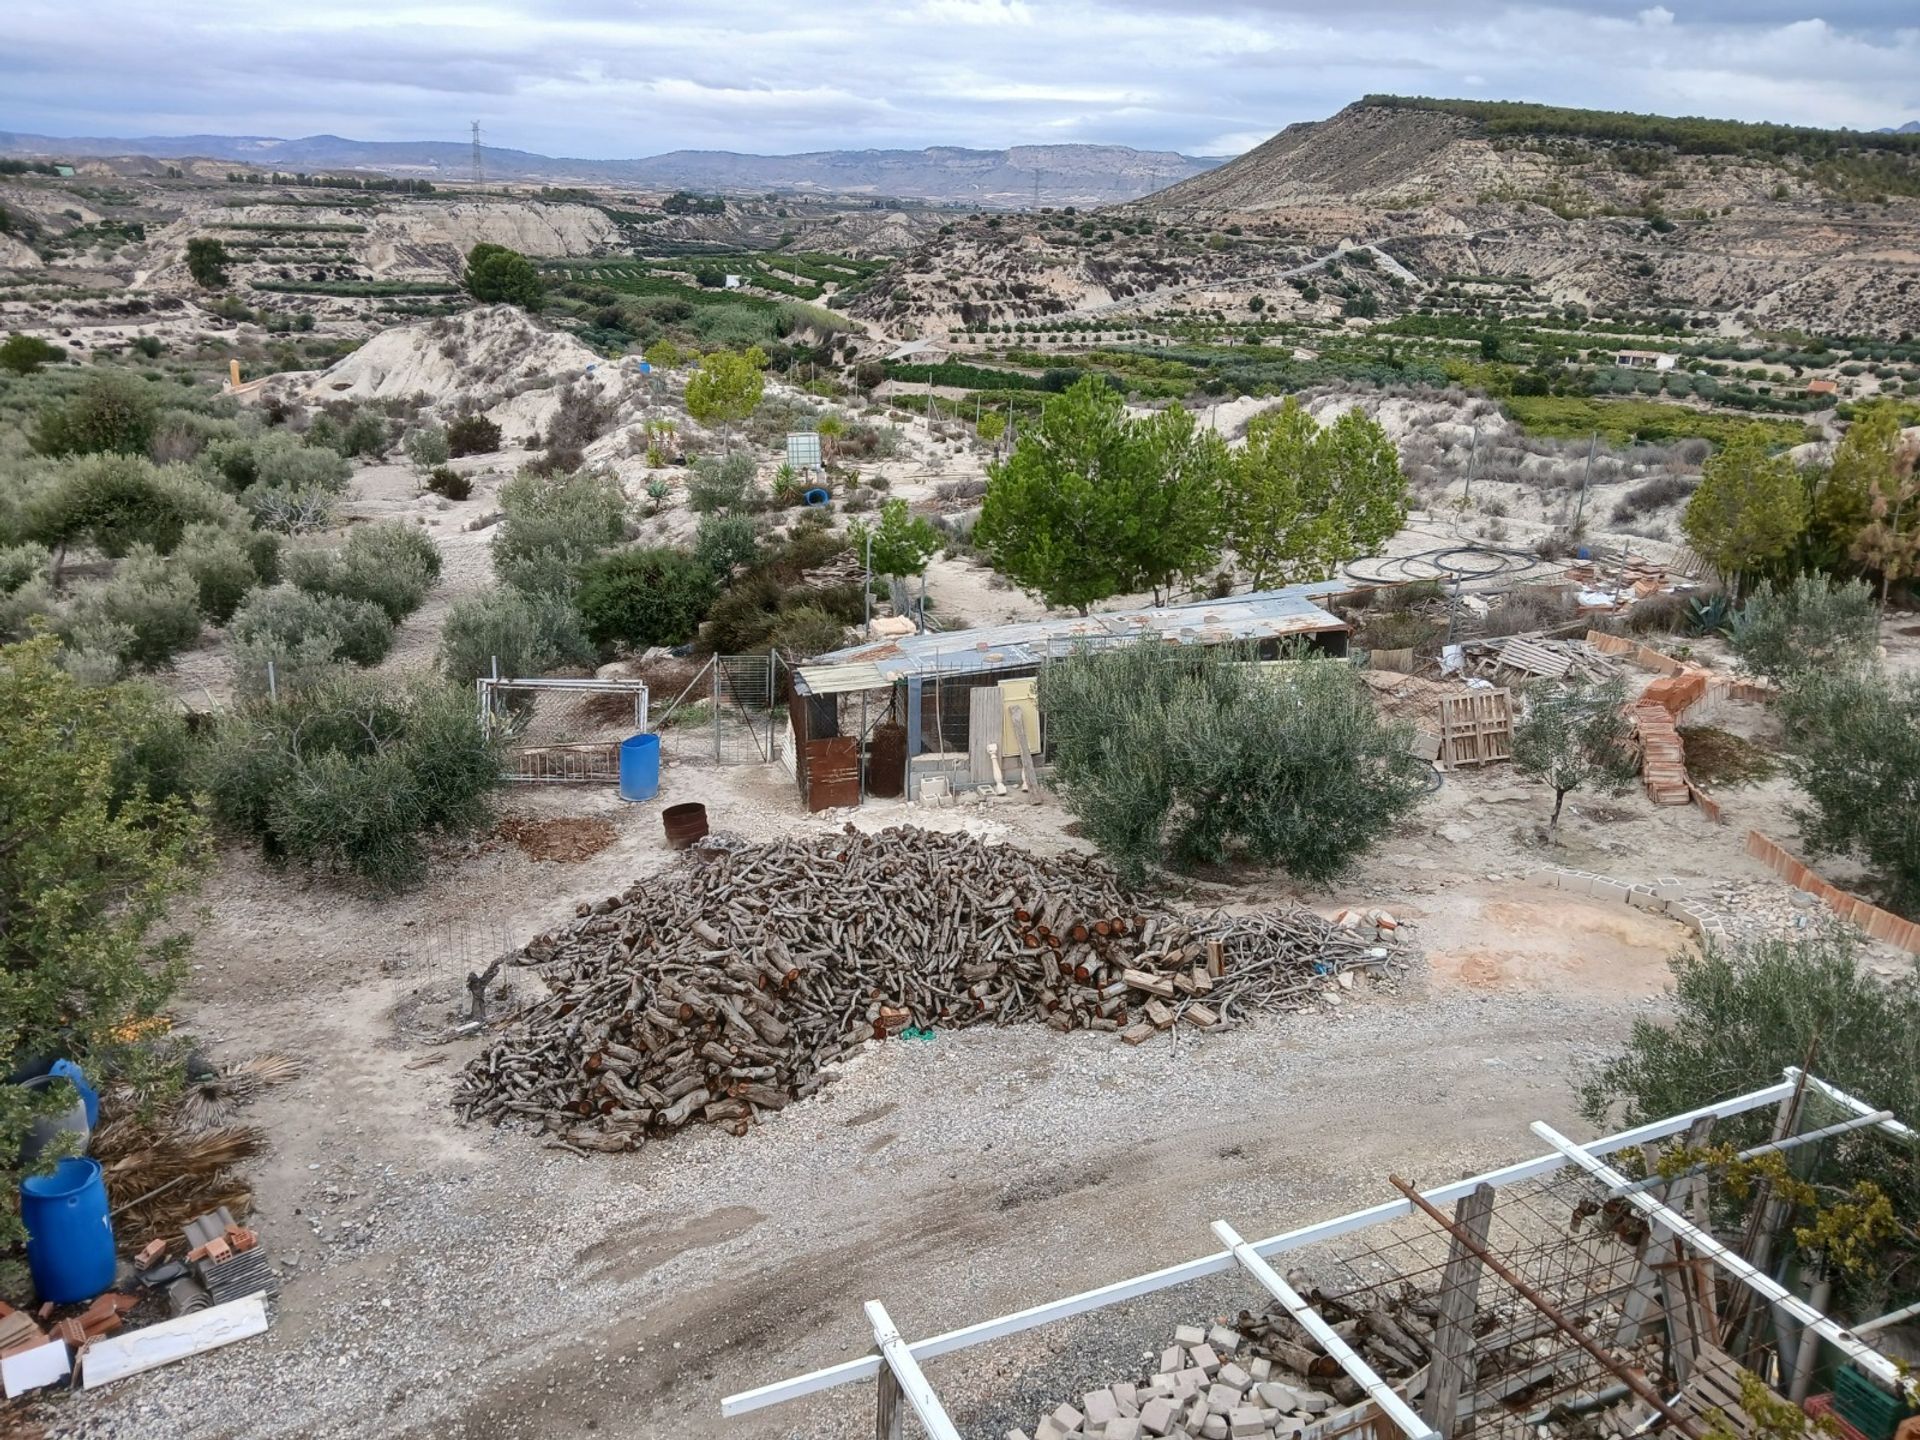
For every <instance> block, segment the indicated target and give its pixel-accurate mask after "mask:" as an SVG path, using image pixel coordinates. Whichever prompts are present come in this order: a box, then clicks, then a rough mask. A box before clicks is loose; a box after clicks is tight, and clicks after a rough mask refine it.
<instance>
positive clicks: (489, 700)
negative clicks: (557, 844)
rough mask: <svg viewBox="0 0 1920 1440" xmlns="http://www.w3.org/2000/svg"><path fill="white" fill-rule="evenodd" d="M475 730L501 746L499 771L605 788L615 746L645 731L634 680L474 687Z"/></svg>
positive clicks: (614, 769)
mask: <svg viewBox="0 0 1920 1440" xmlns="http://www.w3.org/2000/svg"><path fill="white" fill-rule="evenodd" d="M474 688H475V692H476V694H477V695H478V697H479V701H480V726H481V729H482V730H484V731H485V732H486V733H487V734H490V735H498V736H500V737H502V738H503V739H504V740H505V742H506V756H505V761H504V763H503V765H502V766H501V770H500V774H501V778H502V779H506V780H524V781H530V782H533V783H536V784H547V785H612V784H616V783H618V781H619V779H620V742H621V741H623V740H625V739H626V738H627V737H628V736H631V735H641V734H645V733H646V729H647V687H646V683H645V682H644V681H641V680H507V679H501V678H499V677H494V678H491V679H488V678H482V679H480V680H476V681H475V682H474Z"/></svg>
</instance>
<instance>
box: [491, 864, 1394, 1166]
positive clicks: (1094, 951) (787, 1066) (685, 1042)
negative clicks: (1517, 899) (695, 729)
mask: <svg viewBox="0 0 1920 1440" xmlns="http://www.w3.org/2000/svg"><path fill="white" fill-rule="evenodd" d="M581 910H582V912H583V913H581V914H580V915H579V916H578V918H577V919H576V920H575V922H574V923H573V924H571V925H569V926H567V927H566V928H565V929H563V930H560V931H557V932H552V933H548V934H544V935H541V936H539V937H537V938H536V939H535V940H533V941H532V942H531V943H530V944H529V945H528V946H527V947H526V948H525V950H524V951H522V952H521V953H520V954H519V955H518V956H517V957H515V958H516V959H517V960H518V961H519V962H520V963H523V964H530V965H538V966H540V967H542V970H543V978H544V979H545V981H546V983H547V985H548V986H549V989H550V991H551V993H550V994H549V995H548V996H547V997H546V998H544V999H543V1000H541V1001H539V1002H537V1003H535V1004H534V1005H532V1006H531V1007H529V1008H528V1009H527V1010H526V1011H524V1012H523V1013H522V1014H521V1015H520V1016H519V1017H518V1019H516V1021H515V1022H514V1023H513V1024H512V1026H511V1028H509V1029H508V1030H507V1031H506V1032H505V1033H504V1034H502V1035H501V1036H500V1037H499V1038H498V1039H497V1040H495V1041H494V1043H493V1044H491V1045H490V1046H488V1047H487V1049H486V1050H485V1051H483V1052H482V1053H481V1054H480V1055H479V1056H478V1057H476V1058H475V1059H474V1060H473V1061H472V1062H471V1063H470V1064H469V1065H468V1066H467V1068H466V1071H465V1072H464V1073H463V1075H462V1076H461V1079H460V1084H459V1088H458V1094H457V1100H456V1103H457V1104H458V1106H459V1107H460V1109H461V1110H462V1112H463V1113H464V1114H465V1115H466V1116H467V1118H469V1119H473V1118H485V1119H491V1120H494V1121H503V1120H508V1119H515V1118H518V1119H522V1120H526V1121H532V1122H536V1123H538V1124H539V1125H541V1126H542V1127H543V1128H545V1129H547V1130H549V1131H552V1132H555V1133H556V1134H557V1135H559V1136H560V1137H562V1139H561V1141H560V1142H559V1143H563V1144H566V1145H569V1146H572V1147H574V1148H577V1149H584V1150H602V1151H615V1150H626V1149H633V1148H637V1147H638V1146H639V1145H640V1144H641V1143H643V1142H644V1140H645V1139H646V1138H647V1137H649V1136H659V1135H664V1134H668V1133H670V1132H672V1131H675V1130H678V1129H679V1128H681V1127H682V1126H684V1125H687V1124H689V1123H691V1122H692V1121H695V1120H703V1121H705V1122H707V1123H709V1124H719V1125H724V1126H726V1127H727V1128H728V1129H730V1130H731V1131H733V1133H735V1134H743V1133H745V1131H746V1129H747V1127H748V1126H749V1125H750V1124H751V1123H753V1122H754V1121H755V1120H758V1119H760V1118H762V1117H763V1116H764V1115H766V1114H768V1113H770V1112H773V1111H777V1110H779V1109H781V1108H782V1107H783V1106H785V1105H787V1104H789V1103H790V1102H792V1101H793V1100H796V1099H802V1098H805V1097H806V1096H808V1095H811V1094H812V1093H813V1092H814V1091H815V1090H817V1089H818V1088H819V1086H820V1084H821V1083H822V1079H823V1077H822V1074H821V1071H822V1067H824V1066H827V1065H831V1064H833V1063H834V1062H835V1061H837V1060H841V1059H844V1058H846V1057H848V1056H850V1055H852V1054H853V1053H854V1052H855V1051H857V1050H858V1049H859V1047H860V1046H861V1045H863V1044H865V1043H866V1042H867V1041H869V1040H874V1039H885V1038H887V1037H888V1036H891V1035H896V1034H899V1033H900V1032H902V1031H904V1030H906V1029H908V1028H909V1027H914V1028H917V1029H921V1030H930V1029H935V1028H958V1027H961V1026H967V1025H978V1024H988V1023H994V1024H1005V1023H1009V1022H1012V1021H1015V1020H1021V1019H1030V1018H1031V1019H1039V1020H1042V1021H1044V1022H1045V1023H1046V1024H1047V1025H1050V1026H1052V1027H1053V1028H1054V1029H1056V1030H1061V1031H1067V1030H1075V1029H1095V1030H1109V1031H1115V1032H1119V1033H1120V1034H1121V1035H1122V1037H1123V1038H1124V1039H1126V1040H1128V1041H1129V1042H1131V1043H1135V1044H1138V1043H1139V1042H1140V1041H1142V1040H1145V1039H1146V1038H1148V1037H1149V1036H1151V1035H1152V1034H1153V1033H1154V1032H1155V1031H1156V1030H1163V1029H1167V1028H1169V1027H1171V1026H1173V1025H1175V1024H1178V1023H1183V1022H1184V1023H1185V1024H1188V1025H1192V1026H1196V1027H1198V1028H1201V1029H1207V1028H1211V1027H1213V1026H1216V1025H1223V1024H1230V1023H1232V1022H1234V1021H1236V1020H1239V1019H1243V1018H1245V1017H1247V1016H1249V1015H1252V1014H1254V1013H1258V1012H1272V1011H1278V1010H1284V1009H1293V1008H1299V1007H1302V1006H1305V1005H1310V1004H1312V1003H1313V1001H1314V999H1315V996H1316V995H1317V994H1318V993H1319V992H1322V991H1325V990H1327V989H1329V988H1330V987H1332V988H1335V989H1338V988H1343V987H1350V986H1351V985H1352V983H1353V976H1352V974H1350V973H1347V972H1351V971H1354V970H1374V971H1381V970H1386V969H1388V968H1389V967H1390V966H1391V965H1392V963H1393V961H1394V960H1395V958H1396V957H1397V955H1398V944H1397V936H1396V934H1395V931H1394V930H1393V929H1392V928H1390V927H1382V926H1381V925H1379V924H1378V923H1377V922H1376V923H1372V924H1364V925H1353V926H1347V927H1343V926H1340V925H1336V924H1334V923H1332V922H1330V921H1328V920H1326V919H1324V918H1322V917H1321V916H1319V915H1316V914H1314V913H1313V912H1311V911H1309V910H1305V909H1291V910H1285V911H1269V912H1263V913H1260V914H1254V915H1227V914H1224V913H1219V914H1213V915H1208V916H1187V917H1181V916H1177V915H1175V914H1172V913H1170V912H1167V911H1164V910H1161V909H1157V908H1155V907H1154V906H1152V905H1151V904H1149V903H1147V902H1145V901H1143V900H1142V899H1141V898H1140V897H1138V896H1135V895H1132V894H1129V893H1128V892H1127V891H1125V890H1124V889H1122V888H1121V886H1120V884H1119V882H1118V881H1117V880H1116V879H1115V878H1114V876H1113V875H1112V873H1111V872H1110V871H1108V870H1107V869H1106V868H1105V867H1104V866H1101V865H1100V864H1099V863H1098V862H1096V861H1093V860H1091V859H1090V858H1088V857H1085V856H1079V855H1070V856H1066V857H1062V858H1059V859H1043V858H1041V857H1039V856H1036V855H1033V854H1030V853H1028V852H1026V851H1024V850H1020V849H1017V848H1015V847H1012V846H1002V845H988V844H986V843H984V842H982V841H980V840H979V839H977V838H975V837H973V836H970V835H965V834H943V833H939V832H934V831H928V830H920V829H914V828H905V827H903V828H896V829H889V830H885V831H882V832H880V833H879V834H873V835H868V834H862V833H861V832H859V831H857V830H855V829H854V828H853V827H852V826H848V827H847V828H846V830H845V831H844V832H843V833H839V834H828V835H819V836H809V837H805V838H789V839H785V840H781V841H777V842H774V843H771V844H764V845H738V846H727V845H724V844H712V845H704V846H702V847H701V848H699V849H697V850H695V851H692V852H690V856H689V858H688V859H687V860H686V861H684V862H683V863H682V865H681V866H680V868H678V869H676V870H673V871H670V872H668V873H666V874H665V875H662V876H659V877H655V878H651V879H649V880H647V881H645V882H643V883H641V884H638V885H635V886H633V887H632V888H631V889H629V890H628V891H627V892H626V894H625V895H622V896H618V897H610V898H608V899H606V900H603V901H601V902H599V903H598V904H595V905H591V906H587V905H583V906H582V907H581ZM1343 974H1344V975H1345V979H1344V981H1343V980H1342V978H1341V977H1342V976H1343Z"/></svg>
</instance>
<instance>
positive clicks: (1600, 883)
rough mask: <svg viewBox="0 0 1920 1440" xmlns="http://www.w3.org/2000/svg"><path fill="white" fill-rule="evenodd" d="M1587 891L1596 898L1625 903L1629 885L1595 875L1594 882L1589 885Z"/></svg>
mask: <svg viewBox="0 0 1920 1440" xmlns="http://www.w3.org/2000/svg"><path fill="white" fill-rule="evenodd" d="M1587 893H1588V894H1589V895H1591V896H1592V897H1593V898H1594V899H1596V900H1617V901H1619V902H1621V903H1623V904H1624V903H1625V902H1626V898H1627V894H1628V887H1627V886H1625V885H1622V884H1621V883H1620V882H1619V881H1618V880H1604V879H1602V878H1601V877H1600V876H1598V875H1596V876H1594V877H1593V883H1592V884H1591V885H1589V886H1588V887H1587Z"/></svg>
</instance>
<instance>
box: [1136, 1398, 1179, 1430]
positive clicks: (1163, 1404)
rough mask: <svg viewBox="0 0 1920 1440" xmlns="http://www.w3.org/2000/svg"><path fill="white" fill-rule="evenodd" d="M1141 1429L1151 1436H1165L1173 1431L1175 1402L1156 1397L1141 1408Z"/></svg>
mask: <svg viewBox="0 0 1920 1440" xmlns="http://www.w3.org/2000/svg"><path fill="white" fill-rule="evenodd" d="M1140 1428H1141V1429H1142V1430H1144V1431H1146V1432H1147V1433H1148V1434H1149V1435H1164V1434H1166V1433H1167V1432H1168V1431H1169V1430H1171V1429H1173V1401H1171V1400H1169V1399H1167V1397H1166V1396H1164V1395H1156V1396H1154V1397H1153V1399H1151V1400H1149V1401H1148V1402H1147V1403H1146V1404H1144V1405H1142V1406H1141V1407H1140Z"/></svg>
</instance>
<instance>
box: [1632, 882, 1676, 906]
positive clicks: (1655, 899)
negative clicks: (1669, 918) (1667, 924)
mask: <svg viewBox="0 0 1920 1440" xmlns="http://www.w3.org/2000/svg"><path fill="white" fill-rule="evenodd" d="M1627 903H1628V904H1629V905H1631V906H1633V907H1634V908H1635V909H1636V910H1653V911H1664V910H1665V909H1666V908H1667V902H1666V901H1664V900H1662V899H1661V898H1660V897H1659V896H1658V895H1655V894H1654V893H1653V892H1652V891H1651V890H1642V889H1640V888H1639V887H1638V886H1635V887H1634V888H1633V889H1631V890H1629V891H1628V892H1627Z"/></svg>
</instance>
